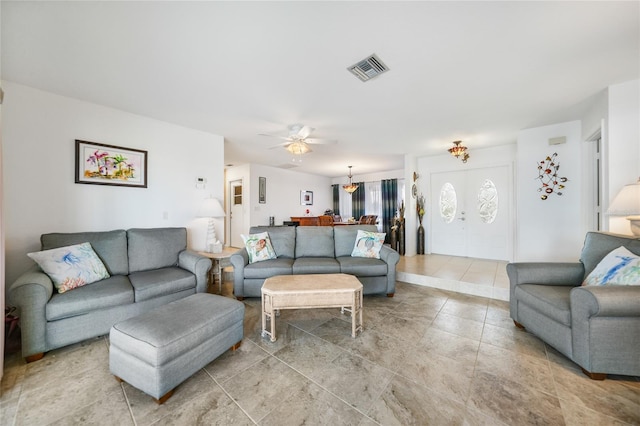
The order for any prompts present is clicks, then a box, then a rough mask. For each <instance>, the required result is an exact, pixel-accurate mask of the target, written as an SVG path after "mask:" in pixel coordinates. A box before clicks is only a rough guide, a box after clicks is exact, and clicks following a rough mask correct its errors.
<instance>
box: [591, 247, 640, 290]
mask: <svg viewBox="0 0 640 426" xmlns="http://www.w3.org/2000/svg"><path fill="white" fill-rule="evenodd" d="M582 285H640V257H639V256H637V255H635V254H633V253H631V252H630V251H629V250H627V249H626V248H624V247H622V246H621V247H618V248H617V249H615V250H613V251H612V252H610V253H609V254H608V255H606V256H605V257H604V258H603V259H602V260H601V261H600V263H598V266H596V267H595V268H594V270H593V271H591V273H590V274H589V276H588V277H587V278H586V279H585V280H584V282H583V283H582Z"/></svg>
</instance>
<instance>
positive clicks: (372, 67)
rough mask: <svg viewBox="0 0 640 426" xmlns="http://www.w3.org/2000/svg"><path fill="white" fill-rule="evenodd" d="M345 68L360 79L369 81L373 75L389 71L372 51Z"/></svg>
mask: <svg viewBox="0 0 640 426" xmlns="http://www.w3.org/2000/svg"><path fill="white" fill-rule="evenodd" d="M347 70H348V71H349V72H350V73H351V74H353V75H355V76H356V77H358V78H359V79H360V81H369V80H371V79H372V78H373V77H376V76H378V75H380V74H382V73H383V72H385V71H389V68H388V67H387V66H386V65H385V64H384V63H383V62H382V61H381V60H380V58H378V57H377V56H376V54H375V53H374V54H373V55H371V56H369V57H368V58H366V59H363V60H362V61H360V62H358V63H357V64H355V65H352V66H350V67H348V68H347Z"/></svg>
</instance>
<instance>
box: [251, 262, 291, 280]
mask: <svg viewBox="0 0 640 426" xmlns="http://www.w3.org/2000/svg"><path fill="white" fill-rule="evenodd" d="M292 266H293V259H287V258H278V259H271V260H265V261H263V262H258V263H253V264H250V265H246V266H245V267H244V277H245V278H269V277H275V276H276V275H291V273H292Z"/></svg>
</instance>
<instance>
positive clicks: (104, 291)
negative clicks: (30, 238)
mask: <svg viewBox="0 0 640 426" xmlns="http://www.w3.org/2000/svg"><path fill="white" fill-rule="evenodd" d="M40 240H41V244H42V250H48V249H52V248H57V247H65V246H69V245H74V244H80V243H84V242H89V243H91V246H92V247H93V249H94V251H95V252H96V254H97V255H98V257H100V259H101V260H102V262H103V263H104V265H105V267H106V268H107V271H108V272H109V275H110V277H109V278H107V279H104V280H101V281H98V282H95V283H93V284H88V285H85V286H83V287H79V288H76V289H74V290H70V291H67V292H64V293H58V292H57V291H56V289H55V287H54V286H53V284H52V282H51V279H50V278H49V276H48V275H46V274H45V273H44V272H42V271H41V270H40V268H39V267H38V266H37V265H35V266H34V268H33V269H32V270H30V271H28V272H26V273H24V274H23V275H21V276H20V277H19V278H18V279H17V280H16V281H15V282H14V283H13V284H12V285H11V287H10V288H9V293H8V295H9V302H10V303H11V304H12V305H14V306H17V307H18V308H19V312H20V327H21V331H22V356H23V357H25V359H26V360H27V361H28V362H30V361H35V360H37V359H40V358H42V356H43V354H44V353H45V352H47V351H50V350H52V349H56V348H59V347H62V346H66V345H69V344H72V343H76V342H80V341H82V340H85V339H89V338H92V337H96V336H101V335H105V334H108V333H109V330H110V328H111V326H112V325H114V324H115V323H117V322H119V321H122V320H124V319H127V318H130V317H133V316H136V315H139V314H141V313H143V312H145V311H148V310H150V309H153V308H155V307H157V306H160V305H164V304H166V303H169V302H172V301H174V300H177V299H181V298H183V297H186V296H189V295H191V294H194V293H203V292H206V289H207V272H208V271H209V269H210V268H211V260H210V259H208V258H206V257H204V256H201V255H198V254H197V253H195V252H191V251H187V250H186V247H187V230H186V229H185V228H156V229H129V230H128V231H125V230H115V231H107V232H81V233H53V234H43V235H42V236H41V238H40Z"/></svg>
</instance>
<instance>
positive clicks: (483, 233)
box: [430, 165, 513, 260]
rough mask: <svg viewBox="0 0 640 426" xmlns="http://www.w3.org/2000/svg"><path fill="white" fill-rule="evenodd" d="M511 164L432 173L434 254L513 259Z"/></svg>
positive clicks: (432, 245)
mask: <svg viewBox="0 0 640 426" xmlns="http://www.w3.org/2000/svg"><path fill="white" fill-rule="evenodd" d="M509 176H510V168H509V166H506V165H505V166H498V167H487V168H477V169H470V170H465V171H456V172H442V173H433V174H432V175H431V194H432V196H431V206H430V207H431V208H430V212H431V220H430V225H431V226H430V230H431V252H432V253H438V254H446V255H452V256H466V257H476V258H481V259H496V260H509V259H511V258H512V257H513V256H512V250H513V248H512V244H511V241H512V233H511V232H512V231H511V230H512V229H513V226H512V221H511V213H510V212H511V203H512V197H511V193H512V191H513V189H512V185H511V183H510V179H509Z"/></svg>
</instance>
